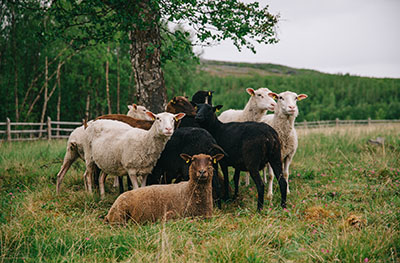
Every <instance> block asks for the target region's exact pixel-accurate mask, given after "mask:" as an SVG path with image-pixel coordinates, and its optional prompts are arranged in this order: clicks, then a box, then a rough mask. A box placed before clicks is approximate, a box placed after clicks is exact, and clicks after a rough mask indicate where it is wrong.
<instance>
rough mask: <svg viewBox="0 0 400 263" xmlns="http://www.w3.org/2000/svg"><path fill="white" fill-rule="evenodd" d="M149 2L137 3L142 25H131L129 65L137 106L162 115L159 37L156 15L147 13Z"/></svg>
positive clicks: (145, 0) (155, 13)
mask: <svg viewBox="0 0 400 263" xmlns="http://www.w3.org/2000/svg"><path fill="white" fill-rule="evenodd" d="M149 2H150V0H144V1H140V2H139V3H138V5H137V7H136V8H137V10H134V11H137V12H140V13H141V15H140V17H141V18H142V19H143V20H144V21H143V22H144V24H142V25H140V26H135V25H134V26H133V30H131V31H130V33H129V39H130V41H131V45H130V57H131V65H132V69H133V72H134V75H135V84H136V94H137V101H138V104H140V105H143V106H145V107H146V108H148V109H149V110H151V111H153V112H154V113H159V112H163V111H164V110H165V105H166V102H167V93H166V89H165V82H164V75H163V72H162V70H161V35H160V28H159V24H158V22H159V21H160V19H159V17H160V16H159V13H158V12H155V11H154V10H150V8H151V7H150V6H151V4H150V3H149Z"/></svg>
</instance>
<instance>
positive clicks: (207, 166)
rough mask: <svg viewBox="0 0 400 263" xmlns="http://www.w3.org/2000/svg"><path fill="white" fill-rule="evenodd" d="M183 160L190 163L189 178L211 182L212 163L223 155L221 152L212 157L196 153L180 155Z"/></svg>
mask: <svg viewBox="0 0 400 263" xmlns="http://www.w3.org/2000/svg"><path fill="white" fill-rule="evenodd" d="M180 156H181V158H182V159H183V160H185V161H186V162H187V163H190V167H189V177H190V180H192V181H194V182H197V183H207V182H211V180H212V177H213V172H214V168H213V164H216V163H217V161H219V160H220V159H222V158H223V157H224V155H223V154H216V155H214V156H213V157H211V156H210V155H206V154H198V155H193V156H190V155H187V154H184V153H183V154H181V155H180Z"/></svg>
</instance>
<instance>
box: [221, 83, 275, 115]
mask: <svg viewBox="0 0 400 263" xmlns="http://www.w3.org/2000/svg"><path fill="white" fill-rule="evenodd" d="M247 92H248V93H249V94H250V95H251V96H250V98H249V101H248V102H247V104H246V106H245V107H244V109H243V110H232V109H230V110H226V111H224V112H222V113H221V115H220V116H219V117H218V119H219V120H220V121H221V122H224V123H226V122H245V121H260V120H261V118H262V117H263V116H264V115H265V113H266V112H267V110H273V109H274V107H275V104H276V103H275V101H274V100H273V99H272V98H271V97H269V96H268V93H269V92H271V91H270V90H269V89H267V88H259V89H258V90H255V91H254V90H252V89H247Z"/></svg>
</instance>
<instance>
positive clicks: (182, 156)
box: [179, 153, 192, 163]
mask: <svg viewBox="0 0 400 263" xmlns="http://www.w3.org/2000/svg"><path fill="white" fill-rule="evenodd" d="M179 156H180V157H181V158H182V159H183V160H184V161H185V162H186V163H189V162H190V161H191V160H192V156H190V155H188V154H186V153H181V154H180V155H179Z"/></svg>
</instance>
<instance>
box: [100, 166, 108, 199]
mask: <svg viewBox="0 0 400 263" xmlns="http://www.w3.org/2000/svg"><path fill="white" fill-rule="evenodd" d="M106 178H107V174H106V173H105V172H103V171H101V172H100V177H99V189H100V198H101V199H104V197H105V192H106V191H105V187H104V182H105V181H106Z"/></svg>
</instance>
